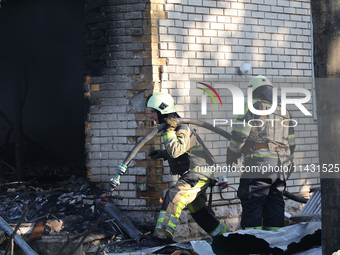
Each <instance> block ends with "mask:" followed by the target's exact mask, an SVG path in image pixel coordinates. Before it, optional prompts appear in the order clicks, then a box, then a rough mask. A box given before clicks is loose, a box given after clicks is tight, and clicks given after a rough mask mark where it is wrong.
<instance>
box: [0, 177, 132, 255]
mask: <svg viewBox="0 0 340 255" xmlns="http://www.w3.org/2000/svg"><path fill="white" fill-rule="evenodd" d="M104 192H105V191H103V190H101V189H100V188H98V187H97V186H96V185H94V184H93V183H90V182H89V181H88V180H86V179H85V178H81V177H80V178H76V177H75V176H72V177H71V178H70V179H69V180H66V181H62V182H56V183H44V184H40V185H39V184H37V183H35V185H34V186H33V185H29V184H27V183H26V184H25V183H17V182H15V183H7V184H2V185H1V193H0V215H1V217H2V218H3V219H4V220H5V221H6V222H7V223H8V224H9V225H11V227H12V228H13V229H14V228H15V226H16V224H17V223H18V221H19V219H20V218H21V216H22V215H23V212H24V210H25V209H26V208H27V206H29V211H28V213H27V215H26V216H25V218H24V220H23V223H22V224H21V226H20V228H19V230H18V232H17V233H18V234H19V235H20V236H22V237H23V239H24V240H25V241H26V242H27V243H28V244H30V243H33V242H34V241H35V240H39V239H41V238H43V237H46V236H49V237H56V238H57V237H63V238H68V236H76V235H79V234H81V233H84V231H86V230H88V229H89V228H90V227H91V226H93V224H94V222H95V221H97V220H98V219H99V218H100V216H101V215H102V214H103V213H104V211H103V207H104V204H103V199H101V195H102V194H103V193H104ZM104 203H105V202H104ZM39 224H42V226H43V231H42V232H41V234H40V236H39V233H38V234H37V233H36V232H35V231H34V230H33V229H34V227H35V226H37V225H39ZM32 231H33V233H32ZM1 233H2V235H1ZM5 236H6V235H4V233H3V231H1V228H0V238H1V240H0V251H1V250H4V249H5V247H6V245H7V242H6V238H5ZM7 239H8V237H7ZM125 239H127V238H126V236H124V233H121V231H120V230H119V229H118V228H117V224H115V222H114V220H112V219H109V218H108V217H106V218H105V219H104V220H103V221H102V222H101V223H100V224H99V225H98V226H96V227H95V228H94V230H93V231H91V233H90V235H89V236H88V237H87V240H86V241H87V243H90V244H92V243H93V242H95V241H97V240H104V244H108V243H111V242H113V243H119V242H123V241H124V240H125ZM98 244H99V242H98V241H97V246H98ZM98 247H99V246H98ZM112 247H114V245H112ZM90 248H91V247H89V248H88V249H89V250H91V249H92V250H93V247H92V248H91V249H90ZM109 248H110V247H108V248H107V249H106V250H110V249H109ZM84 250H85V248H84ZM89 254H91V253H89Z"/></svg>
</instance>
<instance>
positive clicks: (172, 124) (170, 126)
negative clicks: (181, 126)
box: [165, 118, 177, 132]
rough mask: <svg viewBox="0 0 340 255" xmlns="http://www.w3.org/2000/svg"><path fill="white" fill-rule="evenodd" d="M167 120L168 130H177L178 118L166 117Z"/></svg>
mask: <svg viewBox="0 0 340 255" xmlns="http://www.w3.org/2000/svg"><path fill="white" fill-rule="evenodd" d="M165 122H166V123H167V127H166V129H165V131H166V132H169V131H175V129H176V127H177V120H176V119H175V118H170V119H168V118H166V119H165Z"/></svg>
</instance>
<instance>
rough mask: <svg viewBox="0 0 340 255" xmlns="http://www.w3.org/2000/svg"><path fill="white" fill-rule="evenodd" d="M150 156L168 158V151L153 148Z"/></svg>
mask: <svg viewBox="0 0 340 255" xmlns="http://www.w3.org/2000/svg"><path fill="white" fill-rule="evenodd" d="M148 156H149V157H151V158H152V159H158V158H162V159H163V160H167V156H166V152H165V151H164V150H153V151H151V152H150V153H149V155H148Z"/></svg>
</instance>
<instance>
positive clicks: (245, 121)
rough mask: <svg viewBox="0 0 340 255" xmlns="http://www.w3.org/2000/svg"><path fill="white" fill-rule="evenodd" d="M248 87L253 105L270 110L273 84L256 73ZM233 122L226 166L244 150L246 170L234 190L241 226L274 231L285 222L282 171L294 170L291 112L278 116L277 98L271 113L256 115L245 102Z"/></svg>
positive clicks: (279, 109) (284, 185)
mask: <svg viewBox="0 0 340 255" xmlns="http://www.w3.org/2000/svg"><path fill="white" fill-rule="evenodd" d="M249 87H251V88H252V93H253V102H252V103H253V106H254V108H255V109H257V110H268V109H271V107H272V98H273V85H272V83H271V82H270V80H269V79H268V78H266V77H265V76H262V75H258V76H256V77H254V78H253V79H251V81H250V82H249V84H248V88H249ZM235 123H236V125H233V130H232V139H231V141H230V145H229V147H228V150H227V165H231V164H232V163H237V159H238V158H239V157H241V155H242V153H243V155H244V168H243V169H246V170H248V171H243V173H242V176H241V179H240V185H239V188H238V191H237V196H238V197H239V198H240V200H241V205H242V216H241V227H242V229H264V230H277V229H279V228H281V227H283V225H284V200H283V192H284V189H285V187H286V177H287V175H286V174H285V173H288V172H289V171H288V170H292V169H293V157H294V149H295V135H294V127H293V126H294V125H293V123H292V121H291V115H290V113H289V112H288V111H286V114H285V115H281V104H280V98H278V104H277V107H276V109H275V111H274V112H273V113H271V114H269V115H262V116H258V115H255V114H253V113H252V112H251V111H249V109H248V106H247V105H246V107H245V114H244V115H239V116H238V117H237V119H236V121H235ZM247 167H248V168H247ZM264 170H265V171H264Z"/></svg>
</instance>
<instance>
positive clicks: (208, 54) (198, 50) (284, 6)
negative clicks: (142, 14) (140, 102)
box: [159, 0, 319, 196]
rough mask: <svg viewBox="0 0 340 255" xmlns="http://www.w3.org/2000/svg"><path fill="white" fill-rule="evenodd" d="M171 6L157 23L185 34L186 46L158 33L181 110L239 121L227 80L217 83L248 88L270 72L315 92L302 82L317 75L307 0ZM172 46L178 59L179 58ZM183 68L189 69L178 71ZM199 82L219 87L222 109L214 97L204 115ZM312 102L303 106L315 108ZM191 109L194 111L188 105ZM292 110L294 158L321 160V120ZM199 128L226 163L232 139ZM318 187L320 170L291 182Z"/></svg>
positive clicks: (165, 83)
mask: <svg viewBox="0 0 340 255" xmlns="http://www.w3.org/2000/svg"><path fill="white" fill-rule="evenodd" d="M304 2H305V3H304ZM179 6H180V7H181V8H179ZM202 7H203V8H202ZM175 10H176V11H175ZM166 12H167V19H166V20H160V21H159V25H160V27H159V29H160V31H168V34H169V33H170V31H171V36H174V35H181V36H182V38H183V41H182V42H181V47H179V46H178V47H174V46H173V43H172V41H174V39H173V40H172V39H171V40H170V39H168V37H167V36H161V37H160V43H161V45H162V47H161V49H160V55H161V56H162V57H163V56H164V57H167V58H168V62H167V63H168V66H167V67H166V68H163V74H162V84H161V88H162V90H164V91H167V92H169V93H171V94H172V95H173V96H175V100H176V101H177V103H178V109H179V110H180V112H179V113H180V115H181V116H183V117H189V118H199V119H201V120H204V121H207V122H209V123H212V119H213V118H217V117H218V118H226V119H235V116H233V115H232V113H231V112H232V103H231V102H232V99H231V94H230V93H229V92H226V90H223V89H222V88H220V89H218V88H216V87H218V86H220V87H221V86H222V85H217V84H221V83H223V82H227V81H228V82H232V83H234V84H236V82H240V83H239V86H240V87H241V88H242V89H243V90H244V94H246V92H245V88H246V85H247V83H248V81H249V80H250V79H251V78H252V77H253V76H255V75H258V74H262V75H265V76H267V77H268V78H269V79H270V80H272V82H273V83H275V84H276V85H277V86H281V87H290V86H293V87H294V86H298V87H304V88H307V89H309V90H311V88H312V85H311V84H310V83H308V82H305V80H303V79H304V78H305V77H307V78H310V76H311V37H310V35H311V31H310V16H309V13H310V9H309V3H308V1H307V0H306V1H294V0H293V1H276V0H249V1H238V2H237V1H208V0H205V1H199V0H187V1H186V0H182V1H171V0H168V1H167V4H166ZM179 20H180V21H182V22H178V24H180V25H179V26H177V25H176V22H175V21H179ZM170 38H172V37H170ZM173 50H175V51H176V54H175V56H176V57H173V55H174V54H173V53H172V51H173ZM179 52H180V53H179ZM178 56H180V57H178ZM243 62H248V63H251V65H252V73H251V74H250V75H242V76H241V75H238V68H239V66H240V64H241V63H243ZM179 66H181V67H183V68H180V69H179V68H178V67H179ZM174 67H176V68H174ZM179 71H180V72H179ZM292 77H293V78H292ZM195 81H200V82H206V83H208V84H210V85H212V86H213V87H215V88H216V89H217V91H218V93H219V94H220V95H221V97H222V102H223V107H221V106H220V105H218V106H215V105H214V104H213V102H210V101H209V100H210V99H209V98H208V102H210V103H209V104H208V113H207V115H205V116H202V115H201V113H200V95H201V94H200V93H202V91H199V90H197V89H196V87H197V85H196V83H195ZM183 82H185V83H186V84H187V85H186V88H188V84H189V88H190V89H189V90H188V89H186V90H183V89H182V88H181V87H180V86H182V84H183ZM222 87H223V86H222ZM175 92H176V93H175ZM197 93H198V94H197ZM186 95H190V100H189V101H186V100H183V99H182V98H183V97H184V96H186ZM311 101H312V100H310V102H309V103H308V104H304V105H305V106H306V108H307V109H309V110H310V111H312V105H311V104H312V102H311ZM184 102H185V103H184ZM188 102H190V104H189V105H188ZM188 107H189V111H184V109H188ZM289 110H291V112H292V115H293V118H294V119H296V120H297V121H298V123H299V124H298V126H297V127H296V137H297V139H296V140H297V149H296V153H295V164H296V165H301V166H305V165H306V164H312V163H313V164H318V146H317V131H316V130H317V126H316V125H317V123H316V122H315V121H314V120H313V119H312V118H311V117H305V116H303V114H302V113H301V112H300V111H299V110H298V109H297V108H292V109H289ZM198 130H199V133H200V134H201V136H202V138H203V139H204V141H205V142H206V145H207V146H208V147H209V148H210V149H211V150H212V152H213V153H214V155H215V157H216V159H217V163H218V164H225V153H226V147H227V146H228V145H229V142H227V141H226V140H225V139H224V138H221V137H219V136H218V135H215V134H212V133H211V132H210V131H207V130H204V129H202V128H199V129H198ZM227 130H228V131H230V130H231V128H230V127H228V128H227ZM231 175H234V174H231ZM237 177H239V175H238V176H237ZM228 178H229V179H230V180H231V184H235V185H236V186H237V184H238V182H239V178H230V176H229V177H228ZM317 185H319V180H318V178H317V175H316V174H313V175H312V174H310V173H309V174H306V173H300V172H298V173H294V174H293V175H292V176H291V179H290V180H289V181H288V190H289V191H291V192H307V191H308V190H309V187H311V186H317ZM233 196H234V194H233Z"/></svg>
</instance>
